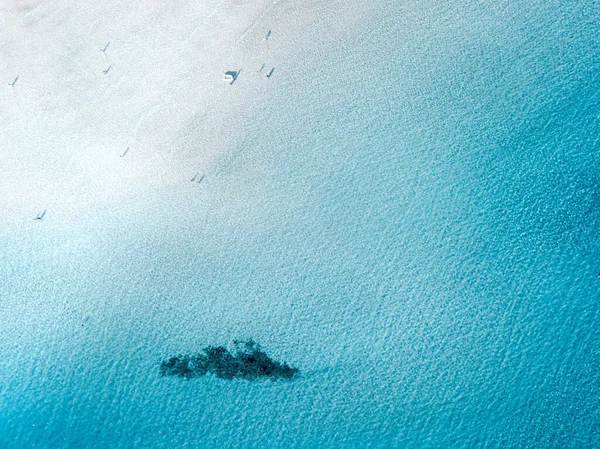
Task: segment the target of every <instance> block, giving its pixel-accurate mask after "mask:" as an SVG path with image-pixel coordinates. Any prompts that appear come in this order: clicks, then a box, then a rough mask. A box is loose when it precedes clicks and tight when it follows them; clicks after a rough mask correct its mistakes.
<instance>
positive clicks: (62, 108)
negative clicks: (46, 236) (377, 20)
mask: <svg viewBox="0 0 600 449" xmlns="http://www.w3.org/2000/svg"><path fill="white" fill-rule="evenodd" d="M336 8H338V7H336ZM359 9H360V8H359ZM333 11H334V9H333V8H326V7H325V8H324V7H323V6H322V5H319V4H318V2H303V3H302V4H290V3H289V2H284V1H281V2H280V1H279V0H275V1H273V0H256V1H238V0H233V1H232V0H227V1H215V0H207V1H202V2H191V1H190V2H177V3H175V4H173V5H170V6H169V5H165V4H164V3H163V2H156V1H141V2H133V3H131V2H124V1H111V2H77V1H54V2H50V1H42V0H28V1H19V2H10V1H4V2H3V5H2V7H1V9H0V27H1V29H2V34H1V35H0V64H1V66H0V73H2V75H3V78H2V79H3V87H2V88H1V89H0V104H2V108H0V145H1V147H2V152H1V153H0V167H1V176H0V210H2V212H3V220H2V222H3V224H4V225H6V224H8V223H12V224H16V223H23V221H24V220H30V219H32V218H34V217H35V216H36V214H38V213H39V212H40V211H42V210H44V209H47V210H48V213H47V215H46V217H45V219H46V220H47V221H49V220H52V221H55V220H63V221H67V222H71V221H72V220H73V219H74V218H77V217H80V216H81V214H88V213H92V214H93V213H94V209H95V208H97V207H99V206H101V205H104V206H105V207H109V208H110V207H111V206H110V204H117V203H118V204H119V206H118V207H119V208H123V207H130V206H126V205H127V204H128V203H132V202H131V200H132V199H135V198H137V200H135V201H138V202H139V198H140V196H139V195H146V194H148V195H150V193H149V192H152V191H153V190H156V189H164V188H165V186H169V185H181V189H185V190H189V188H190V183H189V180H190V179H191V178H192V177H193V176H194V175H195V174H196V173H197V172H203V173H206V175H207V177H206V178H205V182H206V183H208V182H210V180H211V176H212V175H213V173H214V170H215V166H216V165H215V164H218V162H219V160H220V158H222V157H223V156H224V155H226V153H227V148H228V144H229V141H230V139H231V138H232V137H233V136H235V131H236V126H237V123H238V120H239V118H240V117H243V116H244V115H247V114H251V113H252V111H251V110H250V107H251V101H252V98H253V97H255V96H256V95H257V94H259V93H260V92H261V91H264V90H265V89H276V83H277V81H276V78H277V77H280V76H285V72H286V70H294V68H293V62H294V60H293V55H294V53H295V52H296V51H297V45H298V42H300V41H301V40H302V39H303V38H302V34H303V33H307V32H308V33H310V32H311V30H315V33H321V34H322V35H324V36H327V35H329V39H330V40H331V42H332V43H335V36H338V35H339V33H340V32H343V31H344V29H345V28H346V27H347V26H349V25H348V24H350V25H351V24H352V21H353V20H357V19H358V17H360V11H358V10H357V8H356V5H353V7H352V10H350V9H349V11H350V14H347V16H348V17H347V18H348V19H349V20H347V21H345V22H344V25H343V26H341V25H340V26H336V23H338V22H336V21H335V20H333V18H334V17H335V15H334V14H332V12H333ZM342 12H343V11H342ZM315 25H319V28H315ZM325 27H326V28H325ZM269 30H271V35H270V36H269V38H268V40H264V37H265V36H266V34H267V33H268V32H269ZM325 40H327V38H326V39H325ZM108 42H110V45H109V46H108V48H107V49H106V51H105V52H102V51H100V50H101V49H103V48H104V47H105V45H106V44H107V43H108ZM263 64H264V67H263V69H262V72H260V73H259V70H260V69H261V67H262V66H263ZM109 67H110V70H109V71H108V73H106V74H105V73H104V70H107V69H108V68H109ZM272 67H276V69H275V72H274V76H273V77H271V78H270V79H266V77H265V76H264V75H265V74H266V73H267V72H268V71H270V70H271V68H272ZM227 70H236V71H237V70H241V72H240V74H239V77H238V79H237V80H236V82H235V83H234V85H232V86H230V85H228V84H227V83H226V82H224V81H223V74H224V72H225V71H227ZM17 75H18V76H19V78H18V80H17V82H16V83H15V85H14V86H10V85H8V83H10V82H12V81H13V79H14V78H15V77H16V76H17ZM268 83H270V84H268ZM127 147H129V150H128V152H127V154H126V155H125V157H120V155H121V153H122V151H123V149H124V148H127ZM203 182H204V181H203ZM182 191H184V190H182ZM135 201H134V202H133V203H132V204H131V207H133V204H134V203H135Z"/></svg>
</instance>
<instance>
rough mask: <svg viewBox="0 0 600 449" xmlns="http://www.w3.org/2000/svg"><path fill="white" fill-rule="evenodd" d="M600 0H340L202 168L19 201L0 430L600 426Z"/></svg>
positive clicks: (68, 441)
mask: <svg viewBox="0 0 600 449" xmlns="http://www.w3.org/2000/svg"><path fill="white" fill-rule="evenodd" d="M597 6H598V5H597V4H596V2H593V1H582V2H573V3H568V2H558V1H549V2H540V3H538V2H525V1H516V2H510V3H509V2H494V3H486V2H466V1H458V2H453V3H452V4H450V5H448V4H445V3H444V2H437V1H426V2H420V3H419V4H418V5H414V4H408V3H403V2H391V1H389V2H388V1H383V2H380V3H379V4H378V6H377V7H373V8H372V10H371V11H370V12H369V15H368V16H365V17H364V18H363V17H355V16H352V14H350V17H351V18H352V19H353V20H354V23H353V26H352V27H350V29H349V30H347V31H346V32H344V33H341V34H340V33H339V30H338V31H337V32H336V34H335V37H333V36H332V37H330V36H329V35H328V32H327V30H330V29H334V28H335V29H336V30H337V28H336V20H338V17H337V15H336V14H335V5H334V6H331V7H329V8H324V9H323V11H322V12H320V13H318V14H317V17H319V19H320V20H315V23H314V24H311V27H312V28H311V30H312V32H310V33H300V31H306V30H299V34H298V37H297V38H296V39H295V40H294V38H290V41H289V42H287V43H286V44H288V45H290V46H291V47H293V48H295V50H294V51H293V52H290V53H289V54H288V56H287V57H285V58H283V59H282V60H280V61H278V66H277V71H276V72H275V76H274V77H273V78H272V79H271V80H269V83H270V84H268V85H267V84H265V85H264V87H261V90H260V91H258V92H257V93H256V95H255V96H254V97H253V99H252V100H250V101H249V103H248V104H246V107H247V108H246V109H245V112H241V114H242V116H243V117H242V124H241V125H240V126H239V127H238V128H237V129H235V130H233V131H232V132H233V134H232V137H231V138H230V139H229V140H230V144H231V149H230V150H231V151H230V152H229V153H228V155H227V156H225V157H224V158H223V159H222V160H221V161H220V163H219V166H218V168H217V169H216V170H215V171H214V173H212V174H211V176H209V177H208V178H207V182H206V184H205V185H204V186H203V188H204V190H202V191H201V193H200V194H198V190H196V191H194V193H193V194H192V193H181V192H182V191H183V189H182V190H181V191H180V190H178V189H179V187H177V186H167V187H165V188H164V189H163V190H161V191H158V192H153V194H152V195H149V196H148V197H143V198H140V199H139V207H138V208H137V209H134V210H126V211H125V210H119V209H116V210H115V209H111V208H109V207H103V206H99V210H98V214H97V217H98V218H97V219H95V220H90V221H87V222H84V223H77V224H73V225H72V226H66V225H61V226H58V225H56V224H53V223H52V221H51V220H49V221H47V222H45V223H44V225H46V226H45V227H44V228H40V227H37V228H33V227H32V226H31V224H30V223H27V226H26V227H25V226H24V225H23V227H20V226H19V225H18V224H14V223H5V224H4V225H3V226H2V228H1V230H2V234H1V235H0V250H1V253H2V258H1V259H0V273H1V279H0V286H1V287H2V307H1V308H0V323H1V324H0V329H1V331H2V332H0V357H1V359H2V364H1V365H0V429H2V431H0V446H1V447H6V448H21V447H31V446H35V447H44V448H45V447H48V448H50V447H52V448H55V447H56V448H88V447H90V448H91V447H111V448H130V447H148V448H173V447H190V448H194V447H198V448H213V447H215V448H216V447H219V448H252V447H256V448H266V447H271V448H279V447H280V448H287V447H298V448H363V447H374V448H449V447H452V448H461V447H465V448H466V447H498V448H500V447H501V448H505V447H514V448H534V447H556V448H565V447H573V448H593V447H599V446H600V401H599V399H600V375H599V374H598V362H599V360H600V346H599V339H598V336H597V332H598V331H597V329H598V328H599V326H600V304H599V302H598V299H599V296H600V295H599V294H600V276H599V274H600V262H599V261H600V239H599V237H600V235H599V229H600V177H599V173H600V139H599V137H598V136H599V135H600V134H599V132H600V126H599V125H600V123H599V122H600V97H599V94H598V85H600V84H599V81H600V44H599V41H598V36H599V31H600V9H598V7H597ZM341 10H342V11H343V12H345V13H346V14H347V13H348V11H351V8H349V7H348V6H343V7H341ZM342 17H343V15H342ZM274 37H275V34H274ZM240 81H242V79H240ZM240 85H242V83H241V82H240ZM193 137H194V136H187V137H186V138H187V139H188V140H189V139H192V140H193ZM182 151H184V150H182ZM185 151H188V150H185ZM184 187H188V186H187V185H186V186H184ZM49 218H50V216H49ZM235 338H254V339H256V340H257V341H259V342H260V343H261V344H262V345H263V347H264V348H265V349H266V350H267V351H268V352H269V353H271V354H272V355H273V356H274V357H275V358H277V359H280V360H285V361H287V362H289V363H291V364H293V365H294V366H297V367H299V368H300V371H301V377H300V378H299V379H297V380H295V381H292V382H279V383H276V382H275V383H273V382H270V381H265V382H246V381H226V380H220V379H214V378H211V377H204V378H201V379H196V380H193V381H182V380H180V379H176V378H161V377H160V376H159V375H158V366H159V364H160V361H161V360H163V359H164V358H165V357H168V356H170V355H172V354H175V353H179V352H186V351H194V350H198V349H200V348H201V347H203V346H205V345H206V344H227V343H228V342H231V341H232V340H233V339H235Z"/></svg>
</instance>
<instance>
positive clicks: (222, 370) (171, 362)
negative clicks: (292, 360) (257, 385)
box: [160, 340, 298, 380]
mask: <svg viewBox="0 0 600 449" xmlns="http://www.w3.org/2000/svg"><path fill="white" fill-rule="evenodd" d="M234 344H235V349H234V350H233V351H229V350H228V349H227V348H225V347H224V346H207V347H205V348H204V349H202V351H201V352H199V353H197V354H193V355H178V356H176V357H171V358H170V359H168V360H165V361H163V362H162V363H161V364H160V374H161V375H162V376H177V377H182V378H185V379H192V378H195V377H201V376H204V375H206V374H213V375H215V376H217V377H218V378H220V379H247V380H257V379H260V378H270V379H271V380H278V379H292V378H293V377H295V376H296V375H297V374H298V368H294V367H291V366H289V365H288V364H287V363H280V362H277V361H275V360H273V359H271V357H269V356H268V355H267V354H266V353H265V352H264V351H263V350H262V349H261V347H260V345H258V343H255V342H254V341H252V340H248V341H245V342H240V341H235V342H234Z"/></svg>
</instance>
